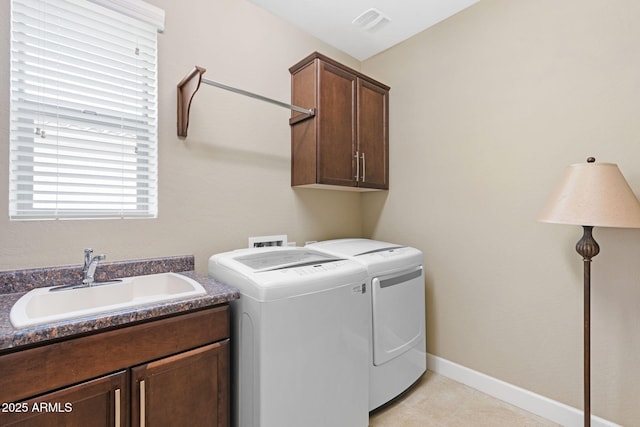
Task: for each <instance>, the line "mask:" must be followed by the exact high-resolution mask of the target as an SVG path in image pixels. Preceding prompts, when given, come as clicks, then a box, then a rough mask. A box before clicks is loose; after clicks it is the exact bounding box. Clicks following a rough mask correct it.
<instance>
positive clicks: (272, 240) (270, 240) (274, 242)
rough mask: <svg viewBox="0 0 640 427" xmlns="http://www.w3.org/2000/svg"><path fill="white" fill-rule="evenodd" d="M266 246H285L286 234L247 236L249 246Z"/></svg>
mask: <svg viewBox="0 0 640 427" xmlns="http://www.w3.org/2000/svg"><path fill="white" fill-rule="evenodd" d="M266 246H287V235H286V234H279V235H275V236H257V237H249V247H250V248H262V247H266Z"/></svg>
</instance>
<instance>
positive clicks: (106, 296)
mask: <svg viewBox="0 0 640 427" xmlns="http://www.w3.org/2000/svg"><path fill="white" fill-rule="evenodd" d="M55 288H58V287H48V288H37V289H34V290H32V291H29V292H27V293H26V294H25V295H23V296H22V297H21V298H20V299H19V300H18V301H16V303H15V304H14V305H13V307H12V308H11V313H10V316H9V318H10V320H11V323H12V324H13V326H14V327H15V328H25V327H28V326H33V325H40V324H44V323H51V322H56V321H59V320H66V319H72V318H76V317H82V316H90V315H93V314H97V313H105V312H109V311H117V310H122V309H125V308H130V307H137V306H142V305H148V304H152V303H159V302H164V301H172V300H178V299H186V298H191V297H194V296H199V295H204V294H205V293H206V291H205V290H204V288H203V287H202V285H200V284H199V283H198V282H196V281H195V280H193V279H191V278H189V277H186V276H183V275H181V274H176V273H160V274H150V275H147V276H135V277H127V278H123V279H122V281H121V282H115V283H109V284H104V285H100V286H97V285H94V286H89V287H80V288H77V287H69V288H68V289H62V290H57V291H51V289H55Z"/></svg>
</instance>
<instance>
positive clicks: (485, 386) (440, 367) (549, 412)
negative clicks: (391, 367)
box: [427, 353, 622, 427]
mask: <svg viewBox="0 0 640 427" xmlns="http://www.w3.org/2000/svg"><path fill="white" fill-rule="evenodd" d="M427 369H429V370H430V371H433V372H435V373H437V374H440V375H443V376H445V377H448V378H451V379H452V380H454V381H457V382H459V383H462V384H465V385H468V386H469V387H471V388H475V389H476V390H479V391H481V392H483V393H485V394H488V395H489V396H493V397H495V398H497V399H500V400H502V401H504V402H507V403H509V404H511V405H513V406H517V407H518V408H521V409H524V410H525V411H528V412H531V413H533V414H536V415H539V416H541V417H543V418H546V419H548V420H549V421H553V422H555V423H558V424H560V425H562V426H565V427H580V426H582V425H583V424H584V420H583V412H582V411H581V410H578V409H576V408H573V407H571V406H568V405H565V404H564V403H560V402H558V401H555V400H552V399H549V398H547V397H544V396H541V395H539V394H536V393H533V392H530V391H528V390H525V389H523V388H520V387H517V386H515V385H513V384H509V383H507V382H504V381H501V380H499V379H496V378H493V377H490V376H488V375H485V374H483V373H480V372H478V371H474V370H473V369H469V368H466V367H464V366H462V365H458V364H457V363H454V362H451V361H449V360H446V359H443V358H441V357H438V356H434V355H432V354H428V353H427ZM591 425H592V426H593V427H622V426H620V425H619V424H615V423H612V422H611V421H607V420H605V419H602V418H599V417H596V416H593V415H592V416H591Z"/></svg>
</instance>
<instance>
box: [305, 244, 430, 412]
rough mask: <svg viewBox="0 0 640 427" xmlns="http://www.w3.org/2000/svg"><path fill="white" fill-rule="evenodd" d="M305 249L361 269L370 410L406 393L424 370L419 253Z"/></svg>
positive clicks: (362, 247) (394, 248)
mask: <svg viewBox="0 0 640 427" xmlns="http://www.w3.org/2000/svg"><path fill="white" fill-rule="evenodd" d="M306 247H307V248H313V249H316V250H319V251H322V252H325V253H327V254H331V255H334V256H341V257H346V258H349V259H352V260H356V261H358V262H360V263H361V264H362V265H364V266H366V268H367V271H368V276H369V277H368V279H367V284H368V285H369V286H370V288H371V293H370V294H369V297H370V304H371V314H372V317H371V321H370V341H371V342H370V359H369V360H370V365H369V410H370V411H372V410H374V409H376V408H378V407H379V406H381V405H384V404H385V403H387V402H389V401H390V400H392V399H393V398H395V397H397V396H398V395H399V394H401V393H402V392H403V391H405V390H407V389H408V388H409V387H410V386H411V385H412V384H414V383H415V382H416V381H417V380H418V379H419V378H420V377H421V376H422V374H424V372H425V371H426V369H427V354H426V338H425V337H426V335H425V289H424V286H425V284H424V271H423V255H422V252H421V251H419V250H418V249H415V248H411V247H407V246H400V245H396V244H393V243H387V242H380V241H376V240H369V239H337V240H327V241H323V242H315V243H311V244H308V245H307V246H306Z"/></svg>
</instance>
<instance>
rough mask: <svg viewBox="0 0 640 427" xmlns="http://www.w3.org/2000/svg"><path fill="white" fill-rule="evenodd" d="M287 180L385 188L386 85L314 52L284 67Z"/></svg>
mask: <svg viewBox="0 0 640 427" xmlns="http://www.w3.org/2000/svg"><path fill="white" fill-rule="evenodd" d="M289 71H290V73H291V98H292V104H294V105H298V106H300V107H303V108H314V109H315V112H316V114H315V115H314V116H308V115H305V114H301V113H294V114H293V117H292V118H291V119H290V120H289V123H290V125H291V185H292V186H306V187H316V188H335V189H343V190H356V191H370V190H386V189H388V188H389V126H388V122H389V87H388V86H385V85H383V84H382V83H380V82H377V81H375V80H373V79H371V78H370V77H367V76H365V75H363V74H361V73H359V72H357V71H355V70H353V69H351V68H348V67H345V66H344V65H342V64H340V63H338V62H336V61H334V60H333V59H331V58H328V57H326V56H324V55H322V54H319V53H317V52H315V53H313V54H311V55H309V56H308V57H306V58H305V59H303V60H302V61H300V62H298V63H297V64H296V65H294V66H293V67H291V68H290V69H289Z"/></svg>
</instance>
